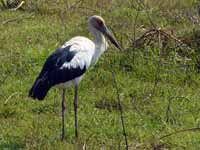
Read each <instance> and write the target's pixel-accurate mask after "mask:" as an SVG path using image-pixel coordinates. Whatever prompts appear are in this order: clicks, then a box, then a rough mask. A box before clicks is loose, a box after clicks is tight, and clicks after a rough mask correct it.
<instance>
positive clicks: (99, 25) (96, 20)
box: [89, 15, 121, 50]
mask: <svg viewBox="0 0 200 150" xmlns="http://www.w3.org/2000/svg"><path fill="white" fill-rule="evenodd" d="M89 26H90V27H92V28H94V29H96V30H97V31H99V32H101V33H102V34H103V35H105V36H106V37H107V38H108V39H109V40H110V42H111V43H112V44H114V45H115V46H116V47H117V48H118V49H119V50H121V46H120V45H119V43H118V42H117V40H116V39H115V37H114V36H113V35H112V33H111V32H110V31H109V29H108V28H107V26H106V24H105V21H104V19H103V18H102V17H100V16H96V15H94V16H91V17H90V18H89Z"/></svg>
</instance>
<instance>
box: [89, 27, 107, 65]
mask: <svg viewBox="0 0 200 150" xmlns="http://www.w3.org/2000/svg"><path fill="white" fill-rule="evenodd" d="M90 31H91V33H92V34H93V35H94V37H95V39H94V43H95V53H94V56H93V62H94V63H96V62H97V60H98V59H99V57H100V56H101V54H103V52H104V51H105V50H106V49H107V47H108V44H107V42H106V39H105V37H104V36H103V34H102V33H101V32H99V31H97V30H96V29H94V28H93V29H91V30H90Z"/></svg>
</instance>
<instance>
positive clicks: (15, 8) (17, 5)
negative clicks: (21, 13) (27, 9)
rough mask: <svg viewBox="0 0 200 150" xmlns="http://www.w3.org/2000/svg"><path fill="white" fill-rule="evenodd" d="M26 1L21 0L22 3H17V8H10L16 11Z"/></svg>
mask: <svg viewBox="0 0 200 150" xmlns="http://www.w3.org/2000/svg"><path fill="white" fill-rule="evenodd" d="M24 3H25V2H24V1H21V3H20V4H19V5H17V7H16V8H12V9H10V10H13V11H16V10H17V9H19V8H21V7H22V5H24Z"/></svg>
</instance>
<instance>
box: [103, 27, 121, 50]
mask: <svg viewBox="0 0 200 150" xmlns="http://www.w3.org/2000/svg"><path fill="white" fill-rule="evenodd" d="M101 32H102V33H103V34H104V35H105V36H106V37H107V38H108V39H109V40H110V42H111V43H112V44H113V45H115V47H117V48H118V49H119V50H122V48H121V46H120V45H119V43H118V42H117V40H116V39H115V37H114V36H113V35H112V33H111V32H110V31H109V30H108V28H107V27H106V26H104V27H102V30H101Z"/></svg>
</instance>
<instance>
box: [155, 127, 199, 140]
mask: <svg viewBox="0 0 200 150" xmlns="http://www.w3.org/2000/svg"><path fill="white" fill-rule="evenodd" d="M187 131H193V132H194V131H200V128H199V127H197V128H189V129H182V130H177V131H174V132H172V133H169V134H167V135H163V136H161V137H160V138H159V140H161V139H163V138H166V137H169V136H171V135H174V134H178V133H182V132H187Z"/></svg>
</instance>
